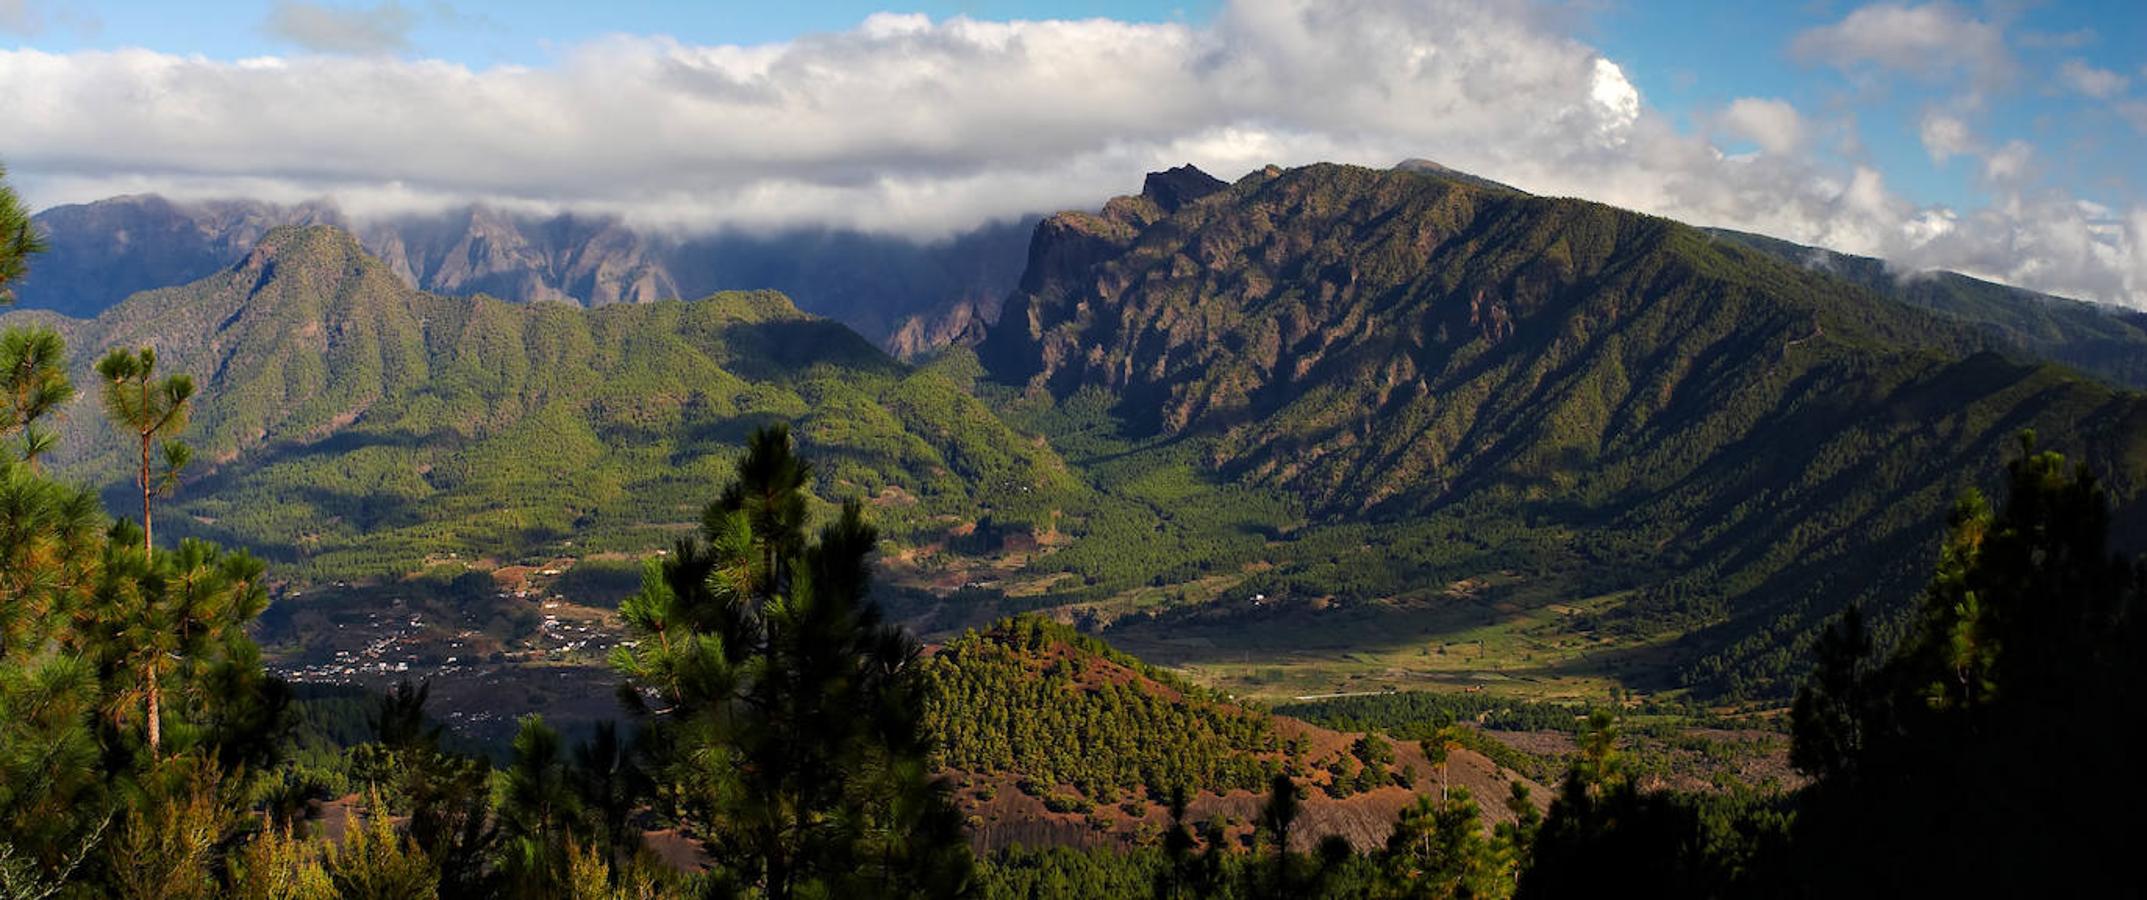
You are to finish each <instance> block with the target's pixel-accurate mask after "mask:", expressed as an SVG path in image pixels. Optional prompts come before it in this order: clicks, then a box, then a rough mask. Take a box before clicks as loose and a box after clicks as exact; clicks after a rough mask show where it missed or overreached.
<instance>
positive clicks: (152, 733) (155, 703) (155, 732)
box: [149, 656, 164, 759]
mask: <svg viewBox="0 0 2147 900" xmlns="http://www.w3.org/2000/svg"><path fill="white" fill-rule="evenodd" d="M161 694H162V692H161V691H159V690H158V689H157V661H156V657H154V656H152V657H150V658H149V758H150V759H156V758H157V751H158V749H159V748H161V747H162V746H163V744H164V725H163V712H164V710H163V705H162V704H161V703H160V702H159V701H160V699H161Z"/></svg>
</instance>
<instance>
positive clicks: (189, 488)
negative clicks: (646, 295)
mask: <svg viewBox="0 0 2147 900" xmlns="http://www.w3.org/2000/svg"><path fill="white" fill-rule="evenodd" d="M16 317H23V318H22V320H24V321H39V322H44V323H48V324H53V325H55V326H56V327H58V328H59V330H60V331H61V332H62V334H63V336H64V337H65V338H66V339H67V340H68V343H69V350H70V357H71V360H72V363H71V368H73V369H74V370H75V373H76V375H75V377H76V381H77V383H78V384H83V385H85V386H87V385H92V384H94V380H93V376H92V375H91V373H89V371H88V366H89V364H90V363H91V362H92V361H93V360H94V359H95V358H96V356H97V355H99V354H101V353H102V351H103V350H104V349H106V348H108V347H112V346H130V347H131V346H137V345H144V344H147V345H153V346H156V347H157V348H158V350H159V364H160V367H161V368H163V369H164V370H166V371H177V372H188V373H190V374H193V375H194V376H195V377H196V379H197V383H198V384H199V385H200V394H201V399H200V400H199V401H198V403H197V407H196V410H195V415H194V424H193V426H192V427H191V428H190V430H189V432H188V434H187V435H185V437H186V439H187V440H188V441H189V442H191V443H193V444H195V445H196V447H197V450H198V451H199V453H198V455H199V457H200V458H201V459H202V460H203V461H204V462H205V465H204V466H202V467H201V468H200V469H199V470H198V471H196V472H195V473H193V474H192V475H191V476H190V477H189V479H188V483H187V484H185V485H184V486H182V488H181V491H180V493H179V496H178V499H176V500H174V501H171V502H170V506H171V509H172V510H173V512H174V513H175V514H174V515H173V516H172V517H171V522H172V523H173V524H172V526H171V531H170V533H172V534H175V535H182V536H183V535H187V534H197V535H202V536H209V537H214V538H217V539H219V540H223V541H226V542H230V543H237V544H242V545H245V546H250V547H254V548H256V550H257V552H260V553H262V554H263V555H264V556H265V557H267V558H269V559H270V560H271V561H273V562H277V563H279V564H282V565H284V566H287V567H289V568H287V569H285V571H286V572H287V573H288V574H292V575H296V576H299V577H345V576H350V575H359V574H364V575H392V574H402V573H405V572H408V571H411V570H412V569H413V568H415V567H417V566H420V565H422V564H423V563H424V561H425V560H427V559H432V558H437V557H439V556H440V555H442V554H446V553H450V552H452V553H454V554H456V555H457V556H458V557H459V558H476V557H477V556H480V555H487V554H505V555H506V556H507V557H508V558H517V557H520V556H524V555H528V554H531V553H542V552H548V551H551V550H555V549H557V547H558V546H559V545H560V542H561V541H567V542H569V545H579V546H581V547H583V548H590V547H595V548H598V549H599V550H600V549H602V548H605V547H614V548H617V549H622V550H633V551H636V552H639V551H642V550H645V549H646V548H649V547H655V546H661V545H663V544H664V543H665V542H667V541H668V537H667V534H668V533H669V532H670V531H671V530H674V529H675V528H676V527H677V526H678V525H679V524H680V523H688V522H691V521H693V519H694V517H695V516H696V515H697V510H698V504H699V503H700V502H701V501H703V500H705V499H706V498H705V497H701V496H700V495H699V494H698V493H696V491H701V492H705V491H706V490H708V489H709V488H708V485H711V484H714V483H716V482H717V481H718V480H719V479H718V477H717V476H718V475H719V474H720V472H721V471H723V470H724V468H723V467H724V465H725V464H726V462H727V460H728V458H729V455H730V454H731V453H733V452H735V448H736V447H737V445H738V444H739V442H741V441H742V440H743V437H744V435H745V433H746V432H747V431H748V430H750V428H751V427H752V426H753V425H755V424H758V423H765V422H772V421H790V422H793V423H794V428H795V431H796V434H797V436H798V439H799V440H800V442H801V444H802V445H803V446H805V447H807V448H810V449H812V450H813V451H814V452H815V454H816V456H817V457H818V458H822V459H825V460H826V466H825V470H824V471H823V472H822V473H821V480H820V481H819V482H818V488H819V491H820V493H821V496H823V497H826V498H829V499H839V498H842V497H861V498H866V499H872V500H874V501H875V502H876V503H878V504H879V506H878V509H877V510H876V513H875V515H876V517H877V518H879V519H880V520H881V521H882V524H883V527H885V528H887V529H888V530H889V532H890V533H891V534H894V535H897V536H908V535H927V534H937V533H938V532H939V531H941V530H943V529H945V528H947V527H949V523H951V522H958V521H960V520H963V519H965V518H967V517H970V516H974V515H976V514H977V512H978V511H979V510H991V509H995V508H1005V507H1009V506H1013V507H1019V506H1023V505H1025V504H1027V505H1042V504H1048V503H1050V502H1052V500H1053V499H1054V498H1059V497H1062V496H1063V495H1064V493H1065V491H1066V490H1069V489H1071V487H1070V485H1069V484H1068V483H1066V482H1065V477H1064V474H1063V463H1061V462H1059V461H1058V460H1057V459H1056V457H1055V456H1053V455H1052V454H1051V453H1050V452H1049V451H1048V450H1047V449H1041V448H1038V447H1036V446H1034V445H1033V444H1031V443H1029V442H1027V441H1025V440H1023V439H1021V438H1019V437H1018V436H1016V435H1015V434H1013V433H1012V432H1010V431H1008V430H1006V428H1005V426H1004V425H1003V424H1001V423H999V422H998V421H997V420H996V419H995V418H994V417H992V416H991V414H990V413H989V412H988V411H986V410H984V409H983V407H982V406H981V405H980V404H978V403H977V401H975V400H974V399H973V398H970V397H968V396H967V395H966V394H965V393H963V392H962V391H961V390H960V389H959V388H958V387H957V386H955V385H954V384H952V383H951V382H949V381H947V379H946V378H944V377H943V376H941V375H939V374H937V373H935V372H930V371H923V370H914V369H911V368H909V367H907V366H905V365H903V364H902V363H900V362H898V361H896V360H894V359H892V358H890V357H888V356H886V355H885V354H884V353H882V352H880V351H879V350H878V349H877V348H875V347H874V346H873V345H872V344H871V343H870V342H869V341H866V340H865V339H864V338H863V337H861V336H859V335H857V334H856V333H855V332H852V331H850V330H849V329H847V328H846V327H844V326H842V325H841V324H839V323H836V322H833V321H830V320H827V319H822V318H819V317H815V316H811V315H808V314H806V313H804V312H802V311H800V310H798V309H797V308H796V306H795V305H794V304H792V303H791V302H790V301H789V300H788V299H787V298H785V297H783V296H782V295H780V294H776V293H773V292H733V293H728V294H718V295H714V296H711V297H709V298H705V299H702V300H697V301H663V302H657V303H649V304H621V305H613V306H607V307H600V308H597V309H590V310H585V309H581V308H578V307H572V306H568V305H564V304H552V303H539V304H533V305H517V304H508V303H504V302H502V301H498V300H493V299H488V298H483V297H478V298H455V297H443V296H439V295H434V294H428V293H424V292H420V291H415V290H412V289H410V288H407V287H405V286H404V285H403V284H402V283H401V282H400V280H398V279H397V278H396V277H395V276H394V275H393V273H392V272H390V271H389V269H388V268H387V266H386V265H385V264H384V263H382V262H380V261H379V260H377V259H375V258H373V257H371V256H369V255H367V254H366V253H365V252H364V250H363V248H362V247H360V246H359V244H358V242H357V240H356V239H355V238H354V237H352V236H351V235H350V234H349V233H348V232H344V231H342V230H340V229H336V228H333V227H332V226H306V227H298V226H291V227H284V228H279V229H274V230H271V231H270V232H268V233H267V234H266V235H265V236H264V237H263V239H262V240H261V241H260V243H259V244H257V245H256V246H255V247H254V248H253V249H252V250H251V251H250V252H249V253H248V255H247V256H246V258H245V259H243V260H241V261H240V262H239V263H237V264H236V265H233V266H231V267H229V268H228V269H225V270H224V271H222V272H219V273H216V274H214V275H211V276H209V277H207V278H204V279H202V280H200V281H197V282H194V283H192V284H189V285H183V286H179V287H174V288H166V289H161V290H157V291H150V292H145V293H141V294H137V295H135V296H134V297H132V298H129V299H128V300H127V301H126V302H124V303H121V304H119V305H118V306H115V307H113V308H112V309H110V310H107V311H106V312H105V313H104V314H102V315H100V316H99V317H98V318H97V319H93V320H70V319H62V318H58V317H55V316H52V315H50V314H47V313H39V312H34V311H33V312H17V313H9V314H8V316H7V317H6V318H7V320H8V321H11V322H12V321H15V320H16ZM71 414H72V418H73V419H74V420H75V421H76V422H79V423H84V425H85V426H86V427H81V426H78V427H74V428H70V429H68V433H69V437H68V440H67V442H66V443H64V444H63V445H62V446H61V447H60V448H59V449H58V450H57V451H56V452H55V454H54V456H53V460H52V461H53V462H54V464H55V467H56V469H57V470H58V471H60V472H63V473H66V474H68V475H69V476H70V477H79V478H87V479H90V480H92V481H95V482H98V483H101V484H111V485H115V486H116V485H117V483H118V482H120V481H121V480H123V477H124V473H123V471H122V470H123V469H124V468H125V466H124V464H123V463H124V461H123V459H122V458H121V457H122V456H123V454H122V453H121V452H120V447H119V444H118V442H117V441H116V439H115V437H114V436H113V435H112V434H111V433H110V431H109V429H107V428H105V427H103V426H102V423H101V421H100V417H99V416H98V415H97V413H96V410H95V409H94V391H89V390H85V391H84V396H83V397H81V398H80V399H78V401H77V403H76V404H75V407H74V408H73V409H72V410H71ZM115 489H116V487H115ZM647 498H671V499H667V500H663V501H660V502H656V503H647V502H646V499H647ZM941 517H948V518H941ZM159 525H160V526H163V525H164V521H163V519H162V517H160V521H159ZM159 533H160V534H164V533H166V529H165V528H164V527H160V528H159Z"/></svg>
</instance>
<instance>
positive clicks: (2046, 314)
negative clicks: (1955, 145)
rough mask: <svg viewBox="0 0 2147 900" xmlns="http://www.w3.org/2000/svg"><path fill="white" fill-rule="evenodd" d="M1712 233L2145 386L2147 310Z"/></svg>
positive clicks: (2030, 350)
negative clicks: (1908, 270) (1907, 270)
mask: <svg viewBox="0 0 2147 900" xmlns="http://www.w3.org/2000/svg"><path fill="white" fill-rule="evenodd" d="M1708 231H1709V233H1711V234H1714V235H1717V236H1719V237H1724V238H1728V239H1730V240H1733V241H1737V242H1739V243H1743V244H1746V245H1749V246H1751V247H1754V248H1757V249H1759V250H1762V251H1765V252H1767V253H1769V254H1771V255H1773V256H1776V257H1779V258H1781V259H1784V260H1788V261H1790V262H1793V263H1796V264H1798V265H1801V266H1804V267H1806V268H1810V269H1816V270H1818V271H1821V272H1825V273H1827V274H1829V275H1833V276H1835V277H1837V278H1840V279H1842V280H1844V281H1848V282H1852V283H1854V284H1856V285H1858V286H1860V287H1863V288H1865V289H1868V290H1870V291H1872V292H1874V293H1877V294H1881V295H1884V296H1886V297H1887V298H1889V299H1893V300H1898V301H1900V302H1903V303H1907V304H1910V305H1912V306H1918V307H1921V308H1924V309H1928V310H1931V311H1932V312H1936V313H1939V314H1941V315H1944V316H1946V317H1947V318H1951V319H1956V320H1959V321H1963V322H1969V323H1972V324H1974V325H1976V326H1977V327H1979V328H1981V329H1983V330H1985V331H1986V332H1988V333H1989V334H1991V335H1992V336H1993V337H1995V338H1996V339H1997V340H1998V341H2000V342H2001V343H2002V344H2004V345H2006V346H2009V347H2010V348H2012V350H2013V351H2014V352H2015V353H2017V354H2020V355H2023V356H2028V357H2032V358H2036V359H2047V360H2051V361H2053V362H2061V363H2064V364H2066V365H2069V366H2072V367H2074V368H2076V369H2079V370H2080V371H2082V372H2086V373H2088V374H2090V375H2094V376H2096V377H2098V378H2102V379H2104V380H2107V381H2110V382H2113V383H2116V384H2121V385H2125V386H2126V387H2131V388H2140V389H2147V313H2141V312H2138V311H2135V310H2129V309H2123V308H2121V307H2114V306H2104V305H2101V304H2096V303H2087V302H2084V301H2080V300H2071V299H2067V298H2065V297H2054V296H2051V295H2049V294H2038V293H2036V292H2034V291H2029V290H2023V289H2021V288H2016V287H2011V286H2008V285H2003V284H1996V283H1994V282H1989V281H1984V280H1982V279H1979V278H1971V277H1969V276H1967V275H1962V274H1960V273H1958V272H1943V271H1934V272H1912V273H1902V272H1896V271H1894V270H1892V269H1891V268H1889V267H1888V266H1887V264H1886V261H1885V260H1881V259H1874V258H1872V257H1868V256H1854V255H1851V254H1847V253H1838V252H1835V251H1833V250H1827V249H1823V248H1819V247H1809V246H1805V245H1803V244H1797V243H1792V242H1790V241H1784V240H1780V239H1778V238H1771V237H1767V236H1765V235H1758V234H1750V233H1747V232H1742V231H1730V230H1727V229H1720V228H1715V229H1708Z"/></svg>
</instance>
